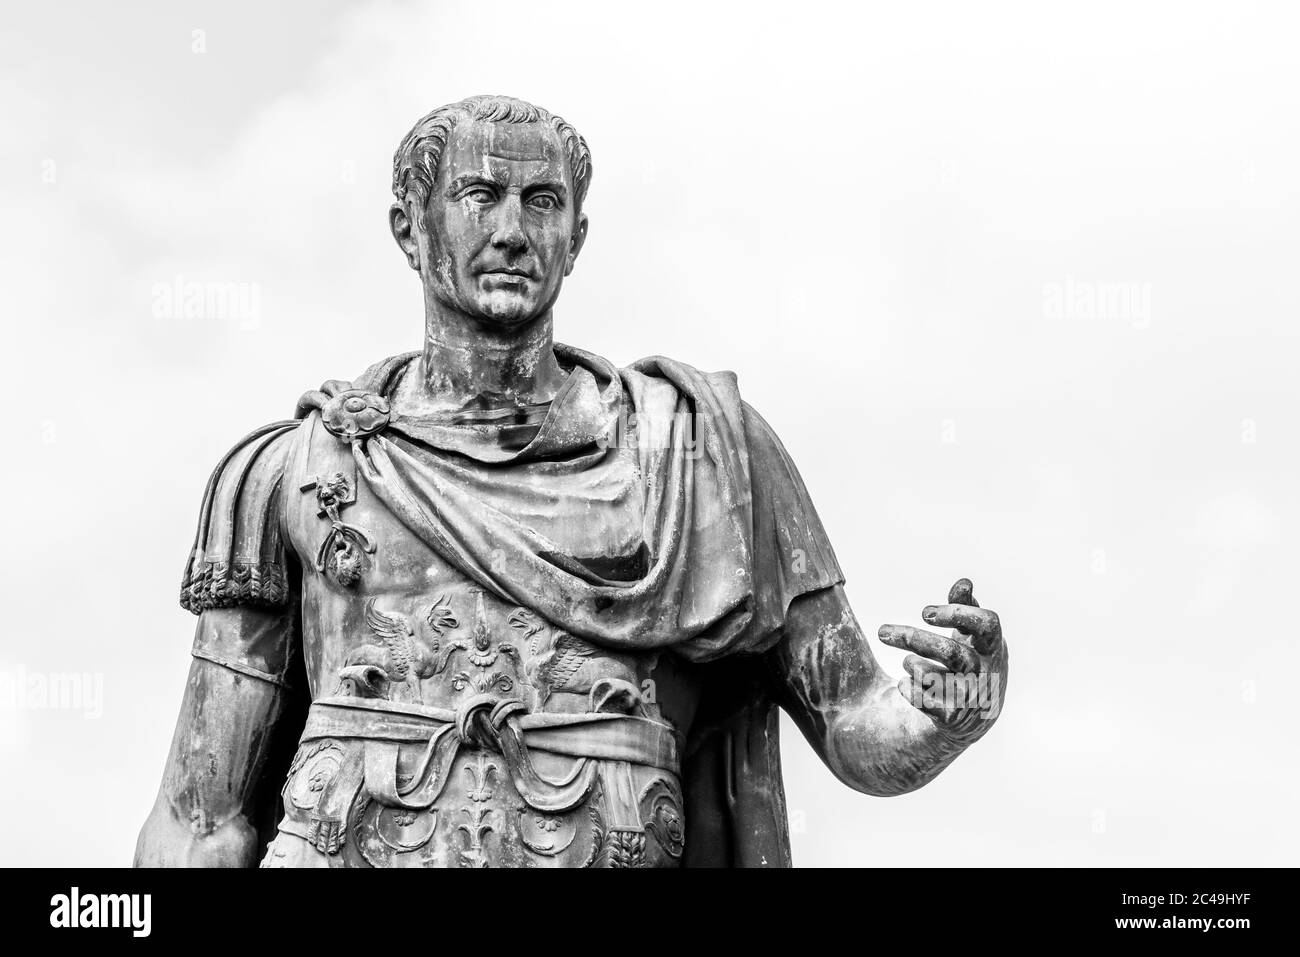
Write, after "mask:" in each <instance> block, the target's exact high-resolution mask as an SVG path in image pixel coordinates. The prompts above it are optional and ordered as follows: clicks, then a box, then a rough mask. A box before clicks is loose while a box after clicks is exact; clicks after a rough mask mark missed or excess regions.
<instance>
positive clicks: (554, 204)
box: [528, 193, 560, 212]
mask: <svg viewBox="0 0 1300 957" xmlns="http://www.w3.org/2000/svg"><path fill="white" fill-rule="evenodd" d="M528 205H529V206H531V207H533V208H534V209H541V210H545V211H546V212H550V211H551V210H553V209H556V208H558V207H559V205H560V201H559V200H558V199H556V197H555V194H554V193H537V194H536V195H534V196H530V197H529V198H528Z"/></svg>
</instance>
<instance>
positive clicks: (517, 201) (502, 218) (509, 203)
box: [492, 194, 528, 249]
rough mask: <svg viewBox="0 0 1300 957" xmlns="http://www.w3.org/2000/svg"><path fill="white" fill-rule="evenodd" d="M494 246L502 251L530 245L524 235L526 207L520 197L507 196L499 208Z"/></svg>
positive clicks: (493, 236)
mask: <svg viewBox="0 0 1300 957" xmlns="http://www.w3.org/2000/svg"><path fill="white" fill-rule="evenodd" d="M497 209H498V211H497V222H496V229H495V230H493V232H492V245H493V246H496V247H498V248H502V249H522V248H524V247H525V246H527V245H528V236H527V235H526V234H525V233H524V206H523V202H522V200H521V198H520V197H519V196H516V195H513V194H510V195H507V196H506V197H505V199H504V201H503V202H502V203H501V204H500V205H499V206H498V208H497Z"/></svg>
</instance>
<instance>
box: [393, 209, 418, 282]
mask: <svg viewBox="0 0 1300 957" xmlns="http://www.w3.org/2000/svg"><path fill="white" fill-rule="evenodd" d="M388 227H389V229H391V230H392V231H393V238H394V239H395V240H397V246H398V248H399V249H401V250H402V253H403V254H404V255H405V256H406V261H407V263H408V264H409V265H410V267H411V268H412V269H414V270H415V271H416V272H419V271H420V240H419V239H418V238H417V237H416V235H415V226H414V225H413V224H412V222H411V217H410V215H409V214H408V213H407V210H406V205H405V204H404V203H393V207H392V209H390V210H389V211H388Z"/></svg>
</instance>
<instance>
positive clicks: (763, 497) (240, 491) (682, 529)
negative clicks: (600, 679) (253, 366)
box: [181, 344, 843, 866]
mask: <svg viewBox="0 0 1300 957" xmlns="http://www.w3.org/2000/svg"><path fill="white" fill-rule="evenodd" d="M555 354H556V358H557V360H558V361H559V363H560V366H561V369H562V370H563V371H564V372H565V373H566V378H565V380H564V383H563V385H562V387H561V389H560V392H559V393H558V394H557V395H556V397H555V399H554V400H553V401H552V403H551V404H550V407H549V409H547V410H546V412H545V415H544V416H543V417H542V418H541V420H540V424H539V426H538V427H537V428H536V430H535V433H532V434H531V437H530V438H529V439H528V441H526V442H525V443H524V444H522V446H521V447H517V448H515V447H511V446H509V445H504V444H502V443H501V442H500V441H499V429H494V428H493V427H492V426H482V425H479V426H474V425H471V426H466V425H465V424H463V423H462V422H457V421H453V420H449V419H448V417H446V416H426V417H420V416H408V415H403V414H402V413H401V411H400V410H395V411H394V413H393V414H392V416H391V418H390V419H389V420H388V422H387V424H386V426H385V427H384V428H383V429H382V430H381V431H379V432H377V433H375V434H372V435H367V436H365V437H364V438H361V439H357V440H353V441H351V442H350V445H351V454H352V457H353V458H354V460H355V462H356V466H357V475H358V476H360V477H361V479H362V480H363V481H364V482H365V483H366V484H367V485H368V486H369V488H370V490H371V491H372V492H373V493H374V494H375V496H376V497H377V498H378V499H379V500H381V501H382V502H383V503H384V504H385V506H386V507H387V508H388V509H389V510H390V511H391V512H392V513H393V514H394V515H395V516H396V517H397V518H398V519H399V520H400V521H401V522H402V524H403V525H405V526H406V527H407V528H408V529H409V530H410V531H411V533H412V534H413V535H415V536H417V537H418V538H419V539H420V540H422V541H423V542H424V543H425V544H427V545H428V546H429V547H430V548H432V549H433V550H434V551H435V552H437V553H438V554H439V555H440V556H441V557H442V558H444V559H445V560H446V561H447V562H448V563H449V564H451V565H452V566H453V567H455V568H457V569H458V570H459V571H460V572H461V573H463V574H464V575H465V576H466V577H467V578H468V579H470V580H471V581H473V582H475V583H477V584H478V585H479V586H481V587H483V588H485V589H488V590H489V591H491V592H492V593H493V594H495V595H497V596H498V597H500V598H502V599H503V600H505V601H509V602H512V603H514V604H517V605H521V606H524V607H527V608H530V609H531V610H533V611H534V612H536V613H538V614H539V615H542V616H543V617H545V618H546V619H548V620H549V621H551V622H552V623H553V624H555V625H557V626H558V627H560V628H563V629H565V630H566V631H569V632H571V633H573V634H576V635H580V636H582V637H583V638H585V639H587V640H588V641H590V642H592V643H593V644H596V645H600V646H604V647H607V648H610V649H611V650H614V651H618V652H622V653H629V652H637V651H650V650H654V649H664V650H668V651H671V652H672V653H674V654H676V655H679V656H680V657H681V658H683V659H685V660H686V661H688V662H691V663H692V664H693V665H694V666H695V667H696V668H697V670H698V673H699V675H700V678H701V688H702V693H701V699H700V706H699V709H698V711H697V714H696V720H695V721H694V722H693V724H692V726H691V728H690V729H688V731H687V737H686V743H685V749H684V752H683V753H684V761H683V768H682V788H683V793H684V797H685V801H686V808H685V812H686V819H687V827H688V834H689V835H690V836H689V838H688V841H687V849H686V854H685V863H687V864H688V865H694V866H786V865H788V864H789V837H788V831H787V826H786V813H785V805H784V793H783V788H782V783H781V769H780V755H779V747H778V737H777V728H778V724H777V710H776V705H775V702H774V697H773V691H772V689H770V688H769V685H768V669H767V666H766V663H765V658H764V653H765V652H767V651H768V650H769V649H771V648H772V647H773V646H774V645H775V644H776V643H777V642H779V641H780V638H781V627H782V624H783V622H784V619H785V614H786V610H787V608H788V607H789V604H790V602H791V601H793V600H794V599H795V598H797V597H798V596H799V595H802V594H806V593H809V592H813V591H817V590H820V589H823V588H827V587H830V586H832V585H835V584H840V583H842V582H843V574H842V572H841V571H840V567H839V564H838V562H837V561H836V558H835V555H834V552H833V550H832V549H831V546H830V543H829V541H828V540H827V537H826V533H825V530H824V529H823V527H822V524H821V522H820V520H819V519H818V517H817V513H816V511H815V510H814V508H813V505H812V503H811V501H810V500H809V497H808V494H807V491H806V489H805V488H804V484H803V482H802V480H801V479H800V477H799V473H798V471H797V470H796V469H795V466H794V464H793V462H791V460H790V458H789V456H788V455H787V453H786V451H785V449H784V447H783V446H782V445H781V443H780V441H779V439H777V437H776V435H775V434H774V433H773V432H772V430H771V428H770V427H769V426H768V425H767V423H766V422H764V421H763V419H762V418H761V417H760V416H759V415H758V414H757V413H756V412H755V411H754V410H753V409H752V408H750V407H749V406H748V404H746V403H745V402H743V401H742V400H741V398H740V395H739V391H738V388H737V383H736V377H735V375H734V374H733V373H730V372H718V373H703V372H700V371H699V370H696V369H694V368H692V367H691V366H689V365H686V364H684V363H681V362H677V361H674V360H671V359H667V358H664V357H661V356H655V357H651V358H647V359H642V360H640V361H638V362H636V363H634V364H632V365H631V366H629V367H627V368H625V369H621V370H620V369H618V368H617V367H615V366H614V365H613V364H611V363H610V362H608V361H607V360H605V359H602V358H600V357H598V356H595V355H592V354H590V353H587V352H584V351H582V350H579V349H575V348H572V347H569V346H563V345H560V344H556V346H555ZM416 366H418V356H417V354H416V353H408V354H405V355H400V356H395V357H392V358H390V359H386V360H384V361H382V362H379V363H376V364H375V365H373V366H371V367H370V368H369V369H367V370H366V372H365V373H363V374H362V376H361V377H360V378H358V379H357V380H355V381H354V382H351V383H344V382H337V381H334V382H331V383H326V386H325V387H322V388H323V391H319V392H311V393H308V394H307V395H305V396H304V397H303V400H302V401H301V402H300V404H299V407H298V410H297V415H296V420H293V421H286V422H281V423H275V424H273V425H270V426H267V427H264V428H263V429H259V430H258V431H256V432H254V433H253V434H252V435H250V436H248V437H247V438H246V439H245V440H244V441H243V442H241V443H240V445H239V446H237V447H236V449H235V450H233V451H232V452H231V453H230V454H229V455H228V456H227V457H226V458H225V459H223V460H222V462H221V463H220V464H219V466H218V468H217V471H216V472H215V473H214V475H213V477H212V480H211V481H210V482H209V484H208V489H207V492H206V493H205V496H204V504H203V510H202V515H201V518H200V524H199V531H198V536H197V540H196V542H195V547H194V549H193V550H192V552H191V557H190V561H189V563H188V565H187V567H186V571H185V577H184V581H183V585H182V590H181V603H182V605H183V606H185V607H186V608H188V609H189V610H191V611H193V612H194V613H196V614H198V613H201V612H202V611H203V610H205V609H207V608H216V607H229V606H233V605H238V604H250V605H263V606H272V607H274V606H281V605H284V604H286V603H287V602H290V601H292V600H294V597H295V590H294V589H293V588H292V587H289V585H288V584H287V579H288V575H289V573H288V569H287V558H286V556H285V554H284V552H285V549H284V546H283V544H282V535H281V533H280V531H279V529H278V528H277V521H276V517H275V516H276V515H277V514H278V505H277V496H278V495H279V478H280V475H281V473H282V472H283V467H284V462H285V460H286V455H285V454H283V453H282V452H280V453H277V451H276V450H277V443H279V444H280V445H284V444H287V443H286V441H285V440H286V438H287V436H288V435H289V434H290V433H294V432H296V431H298V428H299V423H300V422H301V421H302V420H310V419H312V418H315V417H319V416H320V411H319V410H320V407H321V406H322V405H323V404H324V403H325V402H326V401H327V400H328V398H329V397H330V395H332V394H337V392H338V391H340V390H341V389H356V390H362V391H364V392H367V393H371V394H374V395H377V396H388V395H389V394H391V392H392V391H393V389H394V388H395V386H396V383H397V382H398V381H399V380H400V378H401V376H403V375H405V374H407V372H408V371H409V370H410V369H412V368H415V367H416Z"/></svg>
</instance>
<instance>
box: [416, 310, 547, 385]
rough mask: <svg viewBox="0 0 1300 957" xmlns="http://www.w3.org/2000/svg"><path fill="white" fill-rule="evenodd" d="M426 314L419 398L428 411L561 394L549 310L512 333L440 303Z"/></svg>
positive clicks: (517, 327) (510, 329)
mask: <svg viewBox="0 0 1300 957" xmlns="http://www.w3.org/2000/svg"><path fill="white" fill-rule="evenodd" d="M426 313H427V314H426V317H425V332H424V353H423V356H422V357H421V363H420V377H419V392H420V394H419V396H418V398H417V402H418V404H419V405H420V406H422V407H423V408H424V409H425V410H426V411H434V410H459V409H464V408H466V407H469V406H477V407H481V408H501V407H504V406H509V405H515V404H530V403H537V402H549V401H550V400H552V399H553V398H555V395H556V393H557V392H559V389H560V385H561V383H563V381H564V373H563V372H562V371H561V369H560V364H559V362H557V361H556V358H555V351H554V345H555V343H554V340H553V339H552V335H551V311H550V310H549V309H548V310H546V312H544V313H543V314H542V315H540V316H538V317H537V318H536V319H533V320H531V321H529V322H527V323H524V324H521V325H518V326H513V327H509V328H505V327H502V326H499V325H495V324H493V323H488V322H484V321H483V320H481V319H475V318H472V317H470V316H466V315H465V314H464V313H461V312H458V311H454V310H451V309H448V308H446V307H444V306H442V305H441V304H440V303H437V304H435V305H434V307H433V308H430V309H428V310H426Z"/></svg>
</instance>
